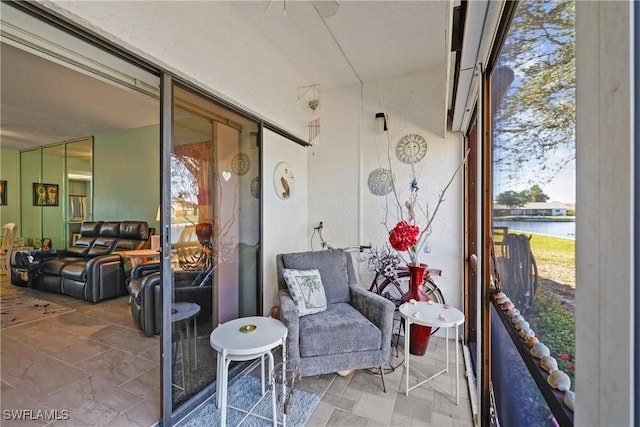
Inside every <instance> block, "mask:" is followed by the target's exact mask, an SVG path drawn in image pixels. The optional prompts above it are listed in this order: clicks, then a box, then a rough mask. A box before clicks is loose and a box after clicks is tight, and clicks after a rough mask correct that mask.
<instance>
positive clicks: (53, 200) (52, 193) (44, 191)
mask: <svg viewBox="0 0 640 427" xmlns="http://www.w3.org/2000/svg"><path fill="white" fill-rule="evenodd" d="M33 206H58V184H42V183H39V182H34V183H33Z"/></svg>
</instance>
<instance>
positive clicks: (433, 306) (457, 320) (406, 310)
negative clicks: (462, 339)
mask: <svg viewBox="0 0 640 427" xmlns="http://www.w3.org/2000/svg"><path fill="white" fill-rule="evenodd" d="M400 315H401V316H402V317H404V318H405V319H408V320H409V321H410V323H417V324H418V325H423V326H431V327H434V328H450V327H452V326H458V325H460V324H462V323H463V322H464V313H462V312H461V311H460V310H458V309H457V308H453V307H448V308H445V305H444V304H438V303H435V302H431V301H427V302H422V301H420V302H416V303H414V304H412V303H411V302H406V303H404V304H402V305H401V306H400Z"/></svg>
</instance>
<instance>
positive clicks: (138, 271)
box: [131, 260, 160, 280]
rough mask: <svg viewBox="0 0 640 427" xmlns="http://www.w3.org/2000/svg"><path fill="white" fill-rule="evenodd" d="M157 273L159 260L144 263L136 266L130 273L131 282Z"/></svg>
mask: <svg viewBox="0 0 640 427" xmlns="http://www.w3.org/2000/svg"><path fill="white" fill-rule="evenodd" d="M158 271H160V261H159V260H153V261H147V262H145V263H142V264H140V265H137V266H136V267H135V268H134V269H133V270H132V271H131V280H133V279H137V278H139V277H143V276H147V275H149V274H151V273H157V272H158Z"/></svg>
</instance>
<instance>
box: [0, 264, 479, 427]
mask: <svg viewBox="0 0 640 427" xmlns="http://www.w3.org/2000/svg"><path fill="white" fill-rule="evenodd" d="M15 292H27V293H30V294H32V295H34V296H36V297H38V298H42V299H47V300H49V301H51V302H55V303H58V304H61V305H65V306H68V307H72V308H74V309H75V311H73V312H71V313H67V314H62V315H59V316H56V317H52V318H49V319H46V320H42V321H37V322H33V323H28V324H24V325H17V326H14V327H9V328H5V329H2V330H1V331H0V360H1V364H0V379H1V382H0V383H1V389H0V392H1V401H0V409H1V410H2V411H4V410H5V409H31V410H33V411H38V410H43V409H49V410H51V409H67V410H68V411H69V413H70V415H71V417H72V418H71V420H69V421H53V422H49V424H47V422H45V421H33V422H26V421H12V420H7V419H5V418H4V417H3V419H2V420H1V421H0V424H1V425H2V426H3V427H4V426H20V427H26V426H42V425H48V426H56V427H57V426H63V425H64V426H109V427H120V426H150V425H153V424H154V423H155V422H156V420H157V419H158V418H159V415H160V351H159V348H160V339H159V338H158V337H153V338H149V337H146V336H144V334H142V332H140V331H139V330H138V328H137V326H136V325H135V324H134V323H133V319H132V317H131V313H130V312H129V305H128V297H126V296H125V297H120V298H116V299H113V300H109V301H104V302H101V303H99V304H92V303H87V302H83V301H79V300H77V299H74V298H70V297H66V296H63V295H57V294H53V293H48V292H42V291H37V290H32V289H27V288H19V287H15V286H12V285H11V284H10V283H9V279H8V277H6V276H3V277H2V278H1V280H0V296H1V295H7V294H8V293H15ZM444 344H445V340H444V339H442V338H432V340H431V342H430V344H429V349H428V350H427V354H426V355H425V356H423V357H414V356H412V359H411V361H412V365H413V363H414V361H415V366H417V367H419V369H421V370H424V371H427V372H433V370H435V369H441V368H442V367H443V366H444V360H445V345H444ZM449 352H450V360H452V361H453V360H455V353H454V347H453V346H452V345H450V346H449ZM393 355H394V357H393V359H392V364H393V365H394V366H396V365H401V363H402V360H403V354H402V350H400V352H399V354H398V357H395V351H394V352H393ZM459 375H460V404H459V405H456V404H455V398H454V396H455V381H454V378H453V377H452V376H447V375H442V376H440V377H438V378H437V379H436V380H434V382H436V383H438V384H440V385H441V386H442V387H444V388H445V389H448V390H449V391H450V392H451V393H453V395H451V394H448V393H446V392H444V391H442V390H441V389H439V388H437V387H434V386H433V385H430V384H428V385H424V386H422V387H420V388H418V389H415V390H412V391H411V392H410V393H409V396H408V397H407V396H405V394H404V384H405V379H404V378H405V377H404V369H403V367H402V366H398V367H397V368H396V369H395V370H394V371H392V372H388V373H387V374H386V375H385V378H386V382H387V393H384V392H383V391H382V386H381V380H380V376H379V375H371V374H368V373H366V372H365V371H356V372H355V373H354V374H353V375H351V376H347V377H341V376H339V375H336V374H331V375H320V376H316V377H306V378H304V379H303V380H302V381H301V383H300V384H299V387H300V388H301V389H304V390H307V391H310V392H313V393H316V394H318V395H319V396H321V401H320V404H319V405H318V407H317V408H316V410H315V412H314V413H313V415H312V417H311V418H310V420H309V422H308V423H307V426H309V427H316V426H337V427H340V426H349V427H356V426H371V427H376V426H402V427H405V426H443V427H444V426H473V423H472V415H471V405H470V401H469V391H468V387H467V382H466V379H465V374H464V363H463V361H462V353H461V354H460V366H459ZM412 377H413V376H412ZM2 414H4V412H2Z"/></svg>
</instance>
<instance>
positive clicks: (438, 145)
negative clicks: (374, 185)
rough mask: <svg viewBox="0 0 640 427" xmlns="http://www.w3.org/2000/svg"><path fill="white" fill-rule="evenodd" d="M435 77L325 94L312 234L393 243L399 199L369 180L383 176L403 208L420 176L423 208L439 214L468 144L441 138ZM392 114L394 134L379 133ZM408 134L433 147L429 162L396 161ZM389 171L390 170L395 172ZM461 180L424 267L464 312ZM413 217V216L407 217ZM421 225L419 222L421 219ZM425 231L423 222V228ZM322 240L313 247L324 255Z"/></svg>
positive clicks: (343, 242)
mask: <svg viewBox="0 0 640 427" xmlns="http://www.w3.org/2000/svg"><path fill="white" fill-rule="evenodd" d="M432 72H436V70H431V71H429V70H427V71H423V72H416V73H412V74H408V75H405V76H400V77H398V78H394V79H388V80H384V81H377V82H371V83H365V84H363V85H362V87H361V86H360V85H358V86H351V87H345V88H340V89H336V90H332V91H327V92H325V93H324V94H323V100H322V103H323V104H322V112H321V123H322V125H321V141H320V143H319V144H318V145H317V146H314V147H312V148H311V149H310V151H309V225H308V229H309V231H310V230H312V227H313V226H315V225H317V224H318V222H319V221H322V222H323V225H324V231H323V236H324V238H325V239H326V240H327V241H328V242H329V243H330V244H331V245H332V246H334V247H346V246H349V245H357V244H364V245H367V244H371V245H373V246H376V247H380V246H382V245H384V244H385V243H386V242H387V237H388V230H387V228H386V227H385V225H384V224H383V222H384V221H385V217H386V218H387V226H388V227H389V228H392V227H393V226H394V225H395V223H396V218H397V215H398V211H397V209H396V207H395V206H396V205H397V202H396V199H395V197H394V195H393V194H392V193H391V194H389V195H387V196H379V195H373V194H372V193H371V191H370V189H369V186H368V179H369V174H370V173H371V172H372V171H374V170H375V169H377V168H381V167H382V168H387V169H388V168H389V167H391V170H392V171H393V174H394V177H395V181H396V186H397V191H398V200H399V202H400V203H401V204H402V205H404V202H405V201H406V200H407V198H408V196H409V188H410V184H411V181H412V177H413V176H414V173H415V177H416V178H417V180H418V183H419V186H420V190H419V197H418V199H419V203H420V204H421V205H422V206H423V208H425V209H427V207H428V208H429V209H430V212H433V209H434V208H435V206H436V204H437V200H438V195H439V193H440V191H442V189H443V188H444V187H445V186H446V184H447V182H448V180H449V179H450V178H451V176H452V174H453V172H454V171H455V170H456V168H457V167H458V166H459V164H460V162H461V160H462V157H463V154H462V139H461V137H460V135H459V134H452V133H446V135H445V137H444V138H443V137H440V136H438V133H439V132H441V129H438V126H437V125H434V120H433V117H434V115H437V114H438V111H437V108H436V106H437V105H438V104H437V102H435V99H434V98H433V97H432V96H431V92H430V90H429V81H430V78H429V77H430V75H431V73H432ZM383 110H385V111H386V113H387V115H388V116H389V131H388V132H387V133H386V134H384V135H379V134H377V133H376V132H375V125H374V123H375V120H374V117H375V114H376V113H377V112H381V111H383ZM407 134H417V135H420V136H422V137H423V138H425V139H426V141H427V144H428V151H427V155H426V156H425V158H424V159H423V160H422V161H420V162H419V163H417V164H415V165H414V168H413V171H412V167H411V166H410V165H407V164H405V163H402V162H400V161H399V160H398V158H397V156H396V154H395V148H396V145H397V143H398V140H399V139H400V138H402V137H403V136H405V135H407ZM389 165H390V166H389ZM462 188H463V187H462V174H458V175H457V176H456V178H455V180H454V183H453V184H452V186H451V187H450V188H449V190H448V192H447V194H446V201H445V202H444V203H443V204H442V205H441V206H440V210H439V212H438V214H437V216H436V218H435V220H434V222H433V233H432V234H431V236H430V237H429V239H428V246H429V248H430V249H431V252H430V253H423V254H421V257H420V260H421V262H424V263H427V264H429V265H430V266H432V267H435V268H441V269H443V270H444V274H443V276H442V277H441V278H438V279H437V283H438V285H439V286H441V288H442V290H443V292H444V295H445V298H446V300H447V301H448V302H450V303H451V304H452V305H454V306H457V307H462V304H463V295H462V267H463V263H462V219H463V216H462V215H463V208H462V202H463V199H462ZM405 214H406V211H405ZM418 218H420V215H418ZM419 223H420V224H419V225H423V224H424V221H419ZM319 243H320V242H319V240H318V239H317V238H315V239H314V240H313V244H314V248H315V249H317V248H319ZM356 265H358V269H359V272H360V275H361V277H360V283H361V284H362V285H365V286H368V284H369V283H370V282H371V278H372V274H371V273H370V272H369V271H368V270H367V263H366V262H361V263H357V264H356Z"/></svg>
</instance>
